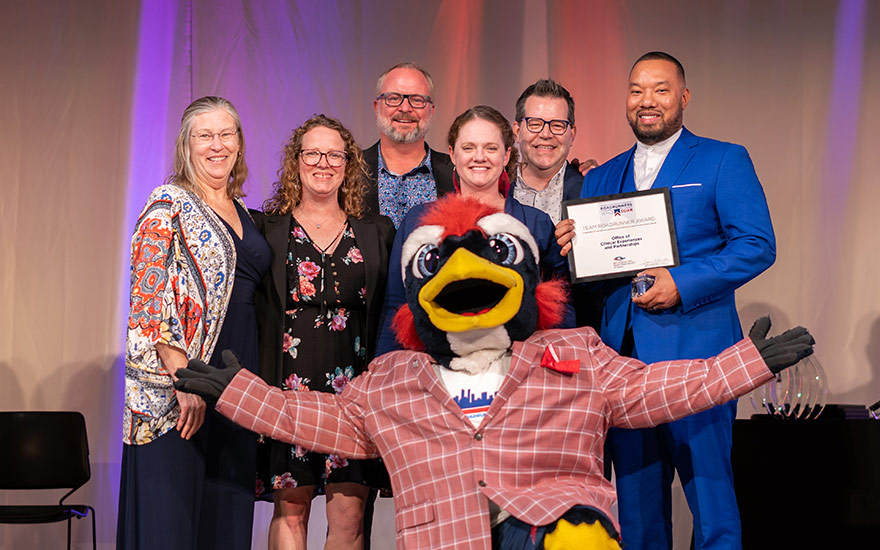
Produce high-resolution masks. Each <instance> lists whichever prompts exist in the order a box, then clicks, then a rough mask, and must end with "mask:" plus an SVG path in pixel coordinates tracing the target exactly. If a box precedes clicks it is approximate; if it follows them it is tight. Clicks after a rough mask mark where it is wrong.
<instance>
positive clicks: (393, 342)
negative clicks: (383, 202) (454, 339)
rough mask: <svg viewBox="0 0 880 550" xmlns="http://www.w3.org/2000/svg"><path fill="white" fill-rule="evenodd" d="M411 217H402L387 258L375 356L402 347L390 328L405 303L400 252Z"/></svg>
mask: <svg viewBox="0 0 880 550" xmlns="http://www.w3.org/2000/svg"><path fill="white" fill-rule="evenodd" d="M414 219H415V218H413V217H410V215H409V214H407V215H406V217H404V219H403V223H401V224H400V228H399V229H398V230H397V234H396V235H395V236H394V245H392V247H391V255H390V256H389V258H388V283H387V285H386V287H385V303H384V304H383V305H382V321H381V323H382V324H381V327H382V328H381V331H380V332H379V338H378V340H377V342H376V356H377V357H378V356H379V355H382V354H383V353H388V352H389V351H395V350H399V349H402V348H401V346H400V344H399V343H398V342H397V338H396V337H395V335H394V329H392V328H391V322H392V321H393V320H394V315H395V314H396V313H397V310H398V308H400V306H402V305H403V304H405V303H406V289H405V287H404V286H403V279H402V278H401V277H400V254H401V250H402V248H403V241H405V240H406V238H407V237H408V236H409V234H410V233H411V232H412V229H413V228H412V227H411V226H412V225H414V223H415V222H414Z"/></svg>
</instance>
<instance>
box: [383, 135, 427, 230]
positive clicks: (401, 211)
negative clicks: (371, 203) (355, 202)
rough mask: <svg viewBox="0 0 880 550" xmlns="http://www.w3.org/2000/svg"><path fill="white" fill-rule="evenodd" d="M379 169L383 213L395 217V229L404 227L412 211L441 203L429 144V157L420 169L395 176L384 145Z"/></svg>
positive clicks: (416, 168)
mask: <svg viewBox="0 0 880 550" xmlns="http://www.w3.org/2000/svg"><path fill="white" fill-rule="evenodd" d="M378 168H379V170H378V172H379V173H378V175H377V180H378V184H379V213H380V214H382V215H383V216H388V217H389V218H391V221H392V222H394V228H395V229H397V228H398V227H400V223H401V222H402V221H403V217H404V216H405V215H406V213H407V212H409V209H410V208H412V207H413V206H415V205H417V204H422V203H423V202H431V201H435V200H437V184H436V183H435V182H434V171H433V169H432V168H431V153H430V150H429V149H428V145H427V144H425V158H424V159H422V162H420V163H419V165H418V166H416V167H415V168H413V169H412V170H410V171H409V172H407V173H406V174H395V173H393V172H391V171H390V170H389V169H388V167H387V166H385V159H384V158H382V144H381V143H380V144H379V167H378Z"/></svg>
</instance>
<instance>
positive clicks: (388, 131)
mask: <svg viewBox="0 0 880 550" xmlns="http://www.w3.org/2000/svg"><path fill="white" fill-rule="evenodd" d="M397 120H398V121H403V122H415V123H416V126H415V128H413V129H412V130H409V131H408V132H402V131H400V130H398V129H397V128H395V127H394V124H393V123H392V122H391V118H388V117H384V116H381V115H379V116H377V117H376V125H377V126H379V131H380V132H381V133H382V134H384V135H386V136H388V137H389V138H391V141H393V142H394V143H401V144H403V143H415V142H417V141H420V140H422V139H424V138H425V136H426V135H428V130H429V129H430V128H431V124H430V120H425V119H422V120H418V121H417V120H416V119H414V118H410V117H406V116H401V115H398V116H397Z"/></svg>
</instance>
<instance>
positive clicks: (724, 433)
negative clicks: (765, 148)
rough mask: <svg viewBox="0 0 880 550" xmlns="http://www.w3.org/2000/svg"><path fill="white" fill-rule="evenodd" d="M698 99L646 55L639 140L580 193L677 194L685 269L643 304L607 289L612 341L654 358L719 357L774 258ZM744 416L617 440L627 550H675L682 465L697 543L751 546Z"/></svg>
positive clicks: (755, 204)
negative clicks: (696, 117) (740, 454)
mask: <svg viewBox="0 0 880 550" xmlns="http://www.w3.org/2000/svg"><path fill="white" fill-rule="evenodd" d="M689 100H690V91H689V90H688V89H687V87H686V85H685V76H684V69H683V68H682V66H681V63H679V61H678V60H677V59H675V58H674V57H672V56H671V55H669V54H666V53H663V52H651V53H647V54H645V55H643V56H642V57H641V58H639V59H638V60H637V61H636V63H635V64H634V65H633V68H632V70H631V72H630V83H629V88H628V95H627V101H626V116H627V120H628V121H629V123H630V126H632V129H633V133H634V134H635V136H636V139H637V143H636V145H635V146H634V147H632V148H631V149H629V150H628V151H626V152H624V153H622V154H620V155H618V156H617V157H614V158H613V159H611V160H609V161H608V162H606V163H605V164H603V165H602V166H600V167H598V168H595V169H593V170H591V171H590V172H588V173H587V176H586V178H585V180H584V187H583V190H582V196H583V197H593V196H601V195H610V194H615V193H623V192H629V191H636V190H645V189H651V188H659V187H667V188H669V190H670V194H671V200H672V210H673V216H674V219H675V232H676V237H677V239H678V250H679V257H680V265H679V266H677V267H672V268H669V269H648V270H646V271H644V272H643V273H645V274H648V275H653V276H654V277H655V283H654V286H653V287H652V288H651V289H650V290H648V291H647V292H646V293H645V294H643V295H642V296H639V297H637V298H631V295H630V281H629V280H616V281H611V282H606V284H605V289H604V291H605V292H604V294H605V306H604V310H603V314H602V321H601V330H600V333H601V336H602V339H603V340H604V341H605V342H606V343H607V344H609V345H610V346H612V347H613V348H614V349H616V350H618V351H620V352H621V353H622V354H625V355H631V356H633V357H638V358H639V359H641V360H642V361H645V362H647V363H653V362H656V361H663V360H671V359H695V358H706V357H711V356H714V355H716V354H717V353H718V352H720V351H721V350H723V349H724V348H726V347H728V346H730V345H732V344H733V343H734V342H737V341H738V340H740V339H741V338H742V329H741V326H740V321H739V317H738V315H737V312H736V303H735V301H734V291H735V290H736V289H737V288H739V287H740V286H742V285H743V284H745V283H746V282H748V281H749V280H751V279H753V278H754V277H756V276H757V275H759V274H760V273H761V272H763V271H764V270H765V269H767V268H768V267H770V265H772V264H773V261H774V260H775V258H776V241H775V237H774V235H773V226H772V224H771V222H770V213H769V211H768V208H767V201H766V199H765V197H764V192H763V189H762V188H761V183H760V182H759V181H758V177H757V175H756V174H755V169H754V166H753V165H752V162H751V159H750V158H749V155H748V152H747V151H746V150H745V148H743V147H742V146H740V145H734V144H731V143H724V142H720V141H715V140H712V139H707V138H703V137H699V136H695V135H694V134H692V133H690V132H689V131H688V130H687V129H686V128H684V127H683V125H682V118H683V112H684V110H685V108H686V107H687V104H688V101H689ZM572 228H573V226H572V225H570V220H565V221H563V222H561V223H560V224H559V227H558V228H557V235H563V237H562V238H561V239H560V244H561V245H564V244H565V243H567V241H568V240H569V239H570V238H571V235H572V234H573V233H571V230H572ZM566 248H567V247H566ZM564 252H567V250H566V249H564ZM735 416H736V403H735V402H733V403H729V404H727V405H721V406H718V407H715V408H713V409H710V410H708V411H705V412H702V413H699V414H695V415H692V416H690V417H687V418H684V419H682V420H679V421H676V422H672V423H669V424H666V425H664V426H660V427H658V428H653V429H650V430H612V433H609V442H610V448H611V455H612V461H613V464H614V469H615V474H616V476H617V490H618V495H619V514H620V523H621V534H622V536H623V542H624V544H625V545H626V546H627V547H630V548H635V549H638V550H648V549H664V550H665V549H671V548H672V526H671V515H672V514H671V504H670V490H669V488H670V485H671V483H672V480H673V475H674V470H677V471H678V474H679V478H680V479H681V482H682V485H683V487H684V491H685V495H686V497H687V501H688V505H689V506H690V509H691V512H692V513H693V517H694V535H695V542H696V548H698V549H700V548H701V549H722V548H723V549H739V548H741V538H740V523H739V511H738V509H737V504H736V497H735V495H734V491H733V477H732V472H731V465H730V448H731V438H732V429H733V420H734V418H735Z"/></svg>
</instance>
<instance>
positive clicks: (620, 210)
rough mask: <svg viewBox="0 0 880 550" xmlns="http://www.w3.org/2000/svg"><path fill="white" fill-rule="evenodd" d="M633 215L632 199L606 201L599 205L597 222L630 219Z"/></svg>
mask: <svg viewBox="0 0 880 550" xmlns="http://www.w3.org/2000/svg"><path fill="white" fill-rule="evenodd" d="M634 217H635V210H634V209H633V202H632V200H621V201H614V202H608V203H605V204H602V205H601V206H600V207H599V223H608V222H611V221H624V220H631V219H633V218H634Z"/></svg>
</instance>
